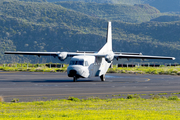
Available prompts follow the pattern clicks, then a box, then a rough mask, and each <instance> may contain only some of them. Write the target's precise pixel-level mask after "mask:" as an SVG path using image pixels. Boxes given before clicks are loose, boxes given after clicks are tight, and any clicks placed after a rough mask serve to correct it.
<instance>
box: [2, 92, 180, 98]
mask: <svg viewBox="0 0 180 120" xmlns="http://www.w3.org/2000/svg"><path fill="white" fill-rule="evenodd" d="M162 92H168V93H173V92H177V91H136V92H109V93H72V94H38V95H7V96H3V95H2V96H3V97H4V98H8V97H42V96H61V95H68V96H69V95H83V96H84V95H109V94H112V95H113V94H142V93H148V94H151V93H162ZM178 92H179V91H178Z"/></svg>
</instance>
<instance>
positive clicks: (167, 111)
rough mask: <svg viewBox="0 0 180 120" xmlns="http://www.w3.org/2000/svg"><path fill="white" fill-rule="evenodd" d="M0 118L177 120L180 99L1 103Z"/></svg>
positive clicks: (179, 114)
mask: <svg viewBox="0 0 180 120" xmlns="http://www.w3.org/2000/svg"><path fill="white" fill-rule="evenodd" d="M0 119H1V120H36V119H40V120H49V119H55V120H57V119H58V120H59V119H62V120H76V119H77V120H102V119H110V120H117V119H118V120H145V119H146V120H180V101H179V100H168V99H163V98H160V99H104V100H103V99H98V98H96V99H88V100H79V99H78V98H71V99H69V100H53V101H45V102H43V101H39V102H22V103H5V102H2V103H0Z"/></svg>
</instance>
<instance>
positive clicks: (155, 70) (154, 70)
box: [0, 63, 180, 75]
mask: <svg viewBox="0 0 180 120" xmlns="http://www.w3.org/2000/svg"><path fill="white" fill-rule="evenodd" d="M67 66H68V65H65V64H64V67H62V68H55V67H54V68H53V67H52V68H49V67H47V66H45V64H39V65H38V64H30V63H28V67H27V63H23V64H19V63H16V64H12V65H10V66H8V64H6V65H5V66H4V65H1V66H0V70H3V71H29V72H66V71H67ZM107 73H126V74H160V75H180V66H176V67H164V66H161V67H142V66H141V67H132V68H131V67H128V68H127V67H118V68H116V67H115V66H114V68H109V69H108V71H107Z"/></svg>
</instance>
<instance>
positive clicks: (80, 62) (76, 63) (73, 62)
mask: <svg viewBox="0 0 180 120" xmlns="http://www.w3.org/2000/svg"><path fill="white" fill-rule="evenodd" d="M69 65H82V66H84V61H83V60H79V61H78V60H71V61H70V64H69Z"/></svg>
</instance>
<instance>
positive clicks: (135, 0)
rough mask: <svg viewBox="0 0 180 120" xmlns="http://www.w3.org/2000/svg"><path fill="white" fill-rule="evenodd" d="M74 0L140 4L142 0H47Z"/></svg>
mask: <svg viewBox="0 0 180 120" xmlns="http://www.w3.org/2000/svg"><path fill="white" fill-rule="evenodd" d="M59 1H74V2H87V3H113V4H117V3H118V4H130V5H133V4H140V3H142V0H47V2H59Z"/></svg>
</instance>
